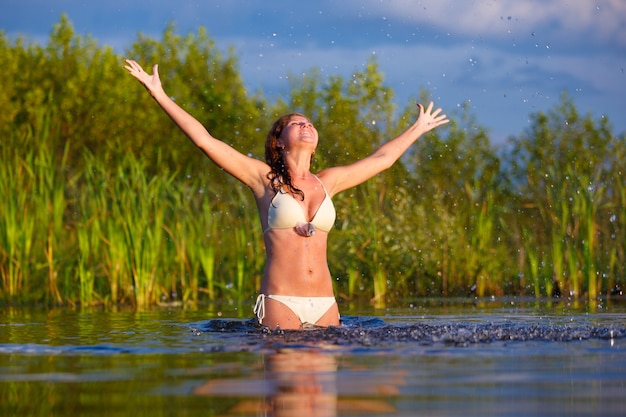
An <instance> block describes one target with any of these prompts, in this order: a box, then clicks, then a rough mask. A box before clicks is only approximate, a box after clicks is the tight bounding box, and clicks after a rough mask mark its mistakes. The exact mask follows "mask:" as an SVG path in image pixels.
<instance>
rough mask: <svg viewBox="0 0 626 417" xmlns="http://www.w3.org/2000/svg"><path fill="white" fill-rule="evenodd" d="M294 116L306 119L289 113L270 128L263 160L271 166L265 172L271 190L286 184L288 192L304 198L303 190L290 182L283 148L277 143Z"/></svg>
mask: <svg viewBox="0 0 626 417" xmlns="http://www.w3.org/2000/svg"><path fill="white" fill-rule="evenodd" d="M295 116H301V117H304V118H307V119H308V117H306V116H305V115H303V114H300V113H289V114H285V115H283V116H280V117H279V118H278V120H276V121H275V122H274V124H273V125H272V127H271V128H270V131H269V132H268V133H267V138H266V140H265V162H267V164H268V165H269V166H270V168H271V170H270V172H268V173H267V179H269V180H270V187H272V190H274V191H275V192H278V191H280V189H281V188H282V187H283V186H286V187H287V189H288V190H289V192H290V193H292V194H297V195H299V196H300V197H301V198H302V200H304V192H303V191H302V190H301V189H299V188H297V187H296V186H294V185H293V183H292V182H291V175H290V174H289V169H288V167H287V164H285V160H284V159H283V148H282V147H280V146H279V145H278V138H280V135H281V133H282V132H283V129H284V128H285V126H287V124H288V123H289V121H290V120H291V119H292V118H293V117H295Z"/></svg>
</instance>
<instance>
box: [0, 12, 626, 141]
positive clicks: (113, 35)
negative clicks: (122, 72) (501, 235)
mask: <svg viewBox="0 0 626 417" xmlns="http://www.w3.org/2000/svg"><path fill="white" fill-rule="evenodd" d="M62 13H66V14H67V15H68V17H69V18H70V20H71V21H72V23H73V25H74V28H75V30H76V32H77V33H80V34H83V35H90V36H92V37H93V38H95V39H96V40H97V41H98V42H99V43H100V44H101V45H110V46H113V47H114V48H115V49H116V50H117V51H118V52H120V53H123V52H124V50H125V48H126V47H128V46H130V45H131V44H132V43H133V42H134V41H135V39H136V37H137V34H138V33H142V34H145V35H150V36H153V37H155V38H160V36H161V34H162V32H163V30H164V29H165V27H166V25H167V24H168V23H170V22H173V23H174V24H175V25H176V28H177V31H178V32H179V33H181V34H188V33H191V32H196V31H197V29H198V28H199V27H200V26H203V27H205V28H207V30H208V32H209V34H210V36H211V37H212V38H213V39H215V40H216V42H217V44H218V46H219V47H220V48H222V49H224V50H226V49H228V48H229V47H234V49H235V52H236V55H237V56H238V57H239V62H240V71H241V74H242V76H243V78H244V82H245V83H246V85H247V86H248V88H249V89H250V90H251V91H255V90H259V89H262V90H263V92H264V93H265V94H266V96H268V97H273V96H276V95H281V94H286V93H287V92H288V90H289V83H288V81H287V78H288V76H289V75H290V74H303V73H307V72H309V71H310V70H311V69H312V68H317V69H319V70H320V71H321V73H322V74H323V75H335V74H338V75H342V76H345V77H349V76H350V74H351V73H353V72H354V71H358V70H361V69H362V68H363V65H364V64H365V63H366V62H367V61H368V60H369V58H370V57H371V56H372V55H375V56H376V57H377V59H378V62H379V64H380V69H381V70H382V71H383V72H384V74H385V82H386V83H387V84H388V85H389V86H390V87H392V89H393V90H394V91H395V93H396V97H395V100H394V101H395V102H396V104H397V105H398V107H399V108H404V106H405V105H406V104H407V102H408V101H409V100H410V99H411V98H415V97H417V95H418V94H419V91H420V89H421V88H425V89H427V90H428V91H430V92H431V93H432V95H433V98H434V99H435V101H436V103H437V104H438V105H440V106H441V107H443V108H444V109H445V110H446V112H447V113H448V114H454V111H455V109H456V108H457V107H458V106H459V105H460V104H461V103H464V102H469V103H470V104H471V108H472V112H473V113H474V115H475V116H476V118H477V120H478V122H479V123H480V124H481V125H483V126H484V127H486V128H488V129H489V131H490V132H491V134H490V136H491V138H492V140H493V142H494V143H501V142H503V141H504V140H505V139H506V138H507V137H508V136H510V135H518V134H520V133H522V132H523V130H524V129H525V128H526V127H527V126H528V124H529V115H530V114H531V113H533V112H536V111H538V110H542V111H546V110H548V109H550V108H552V107H554V106H555V105H556V104H558V101H559V97H560V95H561V93H562V92H564V91H566V92H567V93H568V94H569V95H570V96H571V97H572V98H573V99H574V101H575V103H576V106H577V108H578V109H579V111H580V112H581V113H588V112H590V113H592V115H593V116H594V118H600V117H603V116H608V117H609V119H610V120H611V122H612V123H613V126H614V131H615V133H622V132H625V131H626V117H625V116H626V73H625V70H626V1H624V0H523V1H521V0H473V1H472V0H417V1H416V0H413V1H409V0H367V1H366V0H317V1H307V2H304V1H303V2H296V1H287V0H267V1H260V0H259V1H251V0H194V1H188V0H176V1H159V0H151V1H147V0H124V1H122V0H107V1H93V0H0V30H2V31H3V32H4V33H5V35H7V36H9V37H11V38H14V37H16V36H22V37H25V38H27V39H29V40H32V41H36V42H39V43H45V42H46V41H47V39H48V36H49V33H50V31H51V30H52V26H53V25H54V24H55V23H57V22H58V21H59V18H60V15H61V14H62ZM144 64H146V65H148V64H152V63H144ZM164 83H165V84H166V86H167V80H164ZM269 123H271V121H268V125H269Z"/></svg>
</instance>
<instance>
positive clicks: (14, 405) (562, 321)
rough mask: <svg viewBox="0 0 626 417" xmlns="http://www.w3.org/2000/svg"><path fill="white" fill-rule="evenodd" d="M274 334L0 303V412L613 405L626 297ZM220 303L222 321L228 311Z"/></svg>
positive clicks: (205, 316) (409, 410) (397, 410)
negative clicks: (620, 301) (596, 306)
mask: <svg viewBox="0 0 626 417" xmlns="http://www.w3.org/2000/svg"><path fill="white" fill-rule="evenodd" d="M344 312H345V313H344V314H345V316H344V321H343V323H342V325H341V326H339V327H337V328H329V329H317V330H310V331H300V332H298V331H291V332H290V331H285V332H281V331H274V332H270V331H267V330H263V329H261V328H259V327H258V326H256V325H255V324H254V322H253V321H251V320H247V319H217V318H215V317H216V316H217V314H214V315H213V316H212V317H211V316H210V313H207V311H206V310H200V311H184V310H173V309H172V310H155V311H150V312H142V313H137V312H132V311H120V312H104V311H95V310H94V311H86V312H76V311H69V310H58V311H36V310H15V309H14V310H10V309H4V310H2V309H0V415H2V416H4V415H7V416H12V415H93V416H113V417H116V416H127V415H132V416H133V417H143V416H146V417H147V416H150V417H155V416H156V417H158V416H171V415H194V416H195V415H209V416H261V415H262V416H281V415H283V416H297V417H307V416H348V415H349V416H390V415H391V416H415V415H429V416H431V415H436V416H452V415H471V416H473V415H480V416H489V415H497V416H532V415H603V416H606V415H623V411H624V409H626V308H625V306H624V305H621V306H620V305H617V306H604V307H603V308H602V310H601V311H595V312H589V311H586V310H574V309H568V308H565V307H563V305H559V306H558V307H554V306H548V307H545V306H543V307H541V308H534V307H532V308H528V307H526V306H519V305H516V306H514V307H507V303H501V304H500V305H499V306H498V307H494V305H493V304H490V305H489V306H488V307H483V306H480V305H477V304H471V305H461V306H456V307H454V306H451V305H445V306H444V307H437V306H432V305H428V306H426V307H423V308H421V307H420V308H411V309H405V310H395V311H391V310H388V311H387V312H386V313H387V314H386V315H385V316H376V315H375V314H360V313H359V314H358V315H357V314H354V315H349V314H347V313H348V312H347V311H346V309H344ZM236 316H237V312H233V314H232V315H228V314H227V312H225V311H224V310H222V314H221V317H236Z"/></svg>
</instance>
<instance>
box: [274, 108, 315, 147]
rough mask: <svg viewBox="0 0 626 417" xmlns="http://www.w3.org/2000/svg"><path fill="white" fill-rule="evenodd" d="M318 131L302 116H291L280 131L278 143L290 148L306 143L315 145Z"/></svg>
mask: <svg viewBox="0 0 626 417" xmlns="http://www.w3.org/2000/svg"><path fill="white" fill-rule="evenodd" d="M317 141H318V133H317V129H315V126H313V123H311V122H310V121H309V119H307V118H306V117H304V116H297V115H296V116H292V117H291V118H290V119H289V122H287V125H286V126H285V127H284V128H283V130H282V132H281V133H280V138H279V145H281V146H284V147H285V148H290V147H292V146H295V145H299V144H303V143H307V144H311V145H313V149H315V147H316V146H317Z"/></svg>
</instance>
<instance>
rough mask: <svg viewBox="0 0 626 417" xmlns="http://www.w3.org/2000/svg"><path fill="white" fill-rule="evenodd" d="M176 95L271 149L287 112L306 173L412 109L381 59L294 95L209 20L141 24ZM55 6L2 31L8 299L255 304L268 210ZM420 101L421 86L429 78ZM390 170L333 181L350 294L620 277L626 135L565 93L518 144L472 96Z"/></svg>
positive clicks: (500, 289) (354, 149) (565, 287)
mask: <svg viewBox="0 0 626 417" xmlns="http://www.w3.org/2000/svg"><path fill="white" fill-rule="evenodd" d="M125 56H126V57H132V58H133V59H136V60H137V61H138V62H140V63H142V64H143V65H144V66H146V67H147V69H148V70H149V67H150V66H151V65H152V64H153V63H159V68H160V73H161V79H162V80H163V83H164V86H165V88H166V91H168V93H169V94H170V95H171V96H172V97H174V99H175V100H177V101H178V102H179V104H181V106H183V107H184V108H186V109H187V110H188V111H189V112H190V113H192V114H193V115H194V116H195V117H196V118H198V120H200V121H201V122H202V123H203V124H204V125H205V126H207V128H208V129H209V130H210V131H211V133H212V134H214V135H215V136H216V137H219V138H222V139H223V140H225V141H226V142H228V143H229V144H231V145H233V146H234V147H235V148H237V149H239V150H241V151H242V152H245V153H248V154H250V155H253V156H256V157H258V158H262V157H263V144H264V140H265V135H266V133H267V130H268V129H269V126H270V125H271V123H272V122H273V121H274V120H275V119H276V118H277V117H278V116H279V115H281V114H284V113H288V112H291V111H299V112H303V113H305V114H307V115H309V116H310V117H311V118H312V120H313V121H314V123H315V124H316V126H317V128H318V130H319V133H320V139H321V142H320V149H319V150H318V153H317V154H316V157H315V161H314V169H315V168H317V169H322V168H323V167H325V166H330V165H336V164H344V163H349V162H352V161H354V160H355V159H358V158H361V157H363V156H365V155H367V154H369V153H371V152H372V151H373V150H374V149H375V148H376V147H378V146H379V145H380V144H382V143H383V142H385V141H386V140H388V139H390V138H392V137H394V136H395V135H397V134H398V133H400V132H401V131H403V130H404V129H405V128H406V127H408V126H409V125H410V124H411V123H412V122H413V121H414V119H415V116H416V114H417V111H416V109H415V105H414V103H410V104H408V105H407V106H406V108H401V109H398V108H396V107H395V106H394V102H393V91H392V90H391V89H390V88H389V87H388V86H386V85H385V83H384V79H383V74H382V72H381V71H380V70H379V68H378V65H377V62H376V61H375V60H371V61H369V62H367V63H366V65H365V66H364V67H363V68H362V69H361V70H359V71H355V72H354V74H352V75H351V76H350V77H347V78H344V77H341V76H337V75H334V76H330V77H327V78H323V77H321V76H320V74H319V72H316V71H315V70H312V71H311V74H310V75H308V76H302V77H290V80H291V81H290V82H291V85H290V87H291V92H290V94H289V96H288V97H284V98H280V99H278V100H276V101H275V102H269V101H268V99H267V98H265V97H264V96H263V94H262V93H261V92H255V93H250V92H248V91H247V90H246V88H245V86H244V83H243V80H242V79H241V76H240V74H239V72H238V62H237V57H236V54H235V52H234V51H232V50H229V51H228V52H227V53H224V52H222V51H221V50H220V49H219V48H218V46H217V45H216V44H215V42H214V40H212V39H211V37H210V36H209V34H208V33H207V31H206V30H205V29H203V28H201V29H199V30H198V32H197V33H195V34H189V35H187V36H180V35H178V34H177V33H176V32H175V28H174V27H173V26H172V25H170V26H168V27H167V28H166V29H165V30H164V33H163V36H162V38H161V39H158V40H157V39H152V38H149V37H146V36H143V35H138V37H137V39H136V41H135V42H134V43H133V44H132V46H131V47H130V48H129V49H128V50H127V51H126V52H125ZM122 66H123V57H122V56H120V55H118V54H116V53H115V52H114V51H113V50H112V49H111V48H109V47H102V46H99V45H98V43H97V42H96V41H95V40H93V39H91V38H89V37H81V36H78V35H76V34H75V33H74V31H73V28H72V25H71V23H70V21H69V20H68V18H67V17H65V16H64V17H62V18H61V20H60V21H59V23H58V24H56V25H55V26H54V28H53V30H52V32H51V34H50V38H49V41H48V43H47V44H46V45H38V44H33V43H26V42H25V41H24V40H23V39H15V40H10V39H8V38H7V37H6V36H5V35H4V34H2V33H0V75H1V76H2V79H3V80H6V82H5V83H4V85H3V88H2V89H0V107H1V109H0V138H1V139H0V140H1V142H0V155H1V157H2V162H3V163H2V167H1V168H0V192H1V193H2V194H3V195H4V196H5V199H6V202H5V203H4V204H2V205H1V206H0V277H1V279H2V281H1V282H0V294H1V295H2V299H3V300H5V301H7V302H46V303H49V304H51V303H61V304H65V303H70V304H71V303H84V304H93V303H101V302H104V303H130V304H135V305H138V306H149V305H153V304H155V303H159V302H172V301H175V302H178V301H180V302H185V303H194V302H197V301H201V300H202V299H203V298H205V299H209V300H218V299H229V300H239V301H243V302H249V301H250V300H252V299H253V297H254V294H255V293H256V291H257V289H258V286H259V282H260V277H261V275H262V269H263V247H262V245H263V241H262V233H261V232H260V225H259V224H258V220H257V214H256V208H255V204H254V201H253V198H252V196H251V195H248V194H249V193H247V190H245V189H244V188H245V187H242V186H241V185H240V184H239V183H237V182H236V181H235V180H233V179H232V178H230V177H229V176H228V175H226V174H225V173H223V172H221V171H220V169H219V168H217V167H215V166H214V165H212V163H210V161H208V160H207V159H206V158H205V157H204V156H203V155H202V154H201V152H198V151H197V150H196V149H195V148H194V147H193V145H192V144H191V143H186V142H185V139H184V136H183V135H182V133H181V132H180V131H179V130H178V129H177V128H176V127H175V125H174V124H173V123H172V122H171V121H170V120H169V119H168V117H167V116H166V115H165V114H164V113H163V112H162V111H161V110H160V109H159V108H158V106H157V105H156V104H155V103H154V102H153V101H152V99H151V97H150V96H149V94H147V93H146V92H145V91H144V90H143V89H142V88H141V87H140V86H139V85H138V83H137V82H136V81H135V80H134V79H133V78H132V77H129V76H127V74H125V73H124V71H123V70H122ZM416 99H419V100H420V101H423V102H425V101H426V100H428V92H427V91H423V92H421V96H420V97H418V98H417V97H416ZM448 115H449V116H452V122H451V123H450V124H449V125H448V126H447V127H445V128H443V129H439V130H437V131H436V132H431V133H429V134H427V135H426V136H425V137H423V138H422V139H421V140H420V141H418V142H417V143H416V144H415V145H414V146H413V147H412V148H411V149H410V150H409V152H408V153H407V154H406V155H405V156H404V157H403V159H402V160H401V161H399V162H398V163H397V164H396V165H395V166H394V167H392V168H391V169H390V170H388V171H386V172H384V173H382V174H381V175H379V176H377V177H376V178H374V179H372V180H370V181H369V182H367V183H366V184H363V185H362V186H359V187H357V188H355V189H353V190H349V191H346V192H344V193H342V194H340V195H338V196H337V197H336V199H335V204H336V207H337V209H338V219H337V224H336V229H335V230H333V231H332V232H331V237H330V253H329V260H330V264H331V265H330V266H331V271H332V272H333V273H334V275H335V276H336V278H337V281H336V289H337V293H338V294H339V296H340V297H341V298H344V299H346V300H363V299H367V300H373V301H374V302H375V304H376V305H378V306H383V305H385V303H389V302H398V301H402V300H406V299H410V298H412V297H421V296H466V295H475V296H478V297H484V296H489V295H494V296H497V295H520V296H523V295H529V296H533V297H544V296H558V295H560V296H564V297H565V296H566V297H572V298H574V299H583V298H586V299H587V300H589V301H591V302H594V301H595V300H597V298H598V297H600V296H611V295H615V294H617V293H619V292H620V288H622V287H623V286H624V280H625V279H626V271H625V270H624V268H625V267H624V265H626V258H625V257H626V254H625V253H624V247H625V243H626V230H625V229H624V225H626V191H625V190H626V187H625V184H624V175H623V174H624V170H625V169H626V167H625V166H624V164H625V163H626V162H625V161H626V155H625V153H626V137H625V136H624V134H621V135H619V136H618V135H615V134H614V133H613V132H612V126H611V124H610V121H609V120H608V118H606V117H600V118H599V119H594V117H593V115H591V114H587V115H581V114H579V112H578V111H577V109H576V107H575V105H574V103H573V102H572V100H571V99H570V98H569V97H568V96H567V95H566V94H564V95H563V97H562V99H561V102H560V104H559V105H558V106H556V107H555V108H554V109H552V110H550V111H549V112H547V113H543V112H537V113H535V114H532V115H531V120H532V123H531V125H530V127H529V128H528V129H527V130H526V131H524V132H522V133H520V134H519V135H517V136H515V137H511V138H510V141H509V144H508V145H507V146H506V147H503V148H501V149H498V148H496V147H494V146H493V145H492V144H491V143H490V139H489V134H488V132H487V130H486V129H485V128H484V127H482V126H481V125H480V124H479V123H478V122H477V121H476V119H475V117H474V116H473V115H472V114H471V113H470V111H469V109H468V108H467V107H462V108H460V109H459V110H458V111H456V114H450V112H448Z"/></svg>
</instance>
